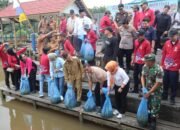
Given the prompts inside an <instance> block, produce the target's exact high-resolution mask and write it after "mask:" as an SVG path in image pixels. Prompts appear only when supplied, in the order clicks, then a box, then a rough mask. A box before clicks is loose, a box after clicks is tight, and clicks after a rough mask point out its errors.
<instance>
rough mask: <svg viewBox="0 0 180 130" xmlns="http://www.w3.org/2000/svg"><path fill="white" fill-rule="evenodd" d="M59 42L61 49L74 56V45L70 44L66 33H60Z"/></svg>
mask: <svg viewBox="0 0 180 130" xmlns="http://www.w3.org/2000/svg"><path fill="white" fill-rule="evenodd" d="M60 39H61V40H60V42H61V43H62V45H63V47H62V48H64V49H63V50H65V51H66V52H68V53H69V54H70V55H71V56H74V55H75V53H76V51H75V49H74V47H73V46H72V43H71V42H70V40H69V39H68V38H66V34H64V33H62V34H60Z"/></svg>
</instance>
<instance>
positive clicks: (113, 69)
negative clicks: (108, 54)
mask: <svg viewBox="0 0 180 130" xmlns="http://www.w3.org/2000/svg"><path fill="white" fill-rule="evenodd" d="M105 69H106V70H107V84H108V89H109V91H111V90H112V89H114V90H115V102H116V109H117V110H115V111H114V112H113V114H114V115H117V118H122V114H124V113H125V112H126V96H127V93H128V91H129V77H128V75H127V73H126V72H125V71H124V70H123V69H122V68H120V67H119V65H118V63H117V62H116V61H109V62H108V63H107V64H106V66H105Z"/></svg>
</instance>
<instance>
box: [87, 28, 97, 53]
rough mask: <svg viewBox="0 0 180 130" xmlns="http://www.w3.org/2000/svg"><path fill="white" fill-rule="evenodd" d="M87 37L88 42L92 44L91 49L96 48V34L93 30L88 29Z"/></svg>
mask: <svg viewBox="0 0 180 130" xmlns="http://www.w3.org/2000/svg"><path fill="white" fill-rule="evenodd" d="M87 39H88V40H89V42H90V44H91V45H92V47H93V49H94V50H96V41H97V35H96V33H95V32H94V31H93V30H90V31H89V32H88V33H87Z"/></svg>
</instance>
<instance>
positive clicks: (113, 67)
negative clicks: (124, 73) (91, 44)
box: [105, 61, 118, 73]
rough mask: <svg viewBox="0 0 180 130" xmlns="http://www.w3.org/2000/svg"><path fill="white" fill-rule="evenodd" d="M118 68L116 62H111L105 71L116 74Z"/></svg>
mask: <svg viewBox="0 0 180 130" xmlns="http://www.w3.org/2000/svg"><path fill="white" fill-rule="evenodd" d="M117 67H118V63H117V62H116V61H109V62H108V63H107V64H106V66H105V69H106V70H107V71H109V72H110V73H112V72H114V71H115V69H116V68H117Z"/></svg>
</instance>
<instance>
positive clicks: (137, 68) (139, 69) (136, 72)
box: [133, 63, 143, 93]
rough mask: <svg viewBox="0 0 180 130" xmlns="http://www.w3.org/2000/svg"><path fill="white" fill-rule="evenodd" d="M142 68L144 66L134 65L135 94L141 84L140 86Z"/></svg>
mask: <svg viewBox="0 0 180 130" xmlns="http://www.w3.org/2000/svg"><path fill="white" fill-rule="evenodd" d="M142 67H143V64H136V63H135V64H134V74H133V77H134V92H137V93H138V91H139V84H140V77H141V72H142Z"/></svg>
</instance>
